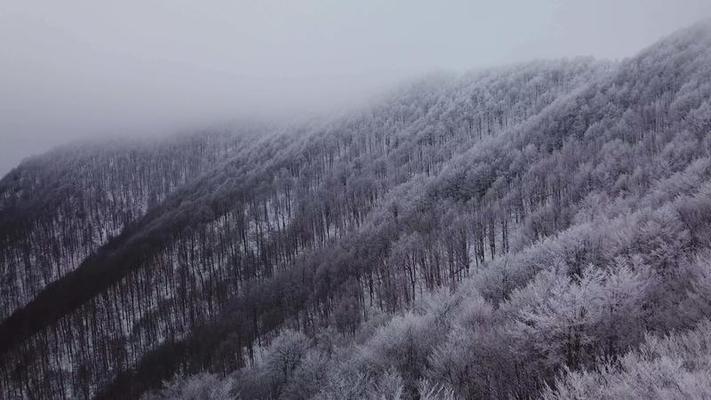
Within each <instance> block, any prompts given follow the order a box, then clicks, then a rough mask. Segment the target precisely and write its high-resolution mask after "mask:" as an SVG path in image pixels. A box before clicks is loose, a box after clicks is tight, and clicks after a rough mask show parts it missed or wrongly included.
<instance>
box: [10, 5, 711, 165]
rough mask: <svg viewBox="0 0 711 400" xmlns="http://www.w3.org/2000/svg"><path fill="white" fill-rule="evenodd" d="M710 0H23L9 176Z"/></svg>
mask: <svg viewBox="0 0 711 400" xmlns="http://www.w3.org/2000/svg"><path fill="white" fill-rule="evenodd" d="M708 16H711V2H708V0H600V1H595V2H589V1H582V0H580V1H577V0H571V1H562V0H560V1H558V0H545V1H536V2H532V1H524V0H521V1H514V0H507V1H485V0H475V1H448V2H431V1H412V0H411V1H389V2H380V1H374V0H363V1H358V2H348V3H346V2H337V1H325V0H322V1H318V0H309V1H299V2H279V1H211V2H191V1H185V0H177V1H149V2H140V1H122V2H112V3H107V2H101V3H99V2H92V1H69V2H56V1H34V2H30V1H13V2H10V3H9V4H4V5H1V6H0V88H1V90H0V175H2V174H4V173H5V172H7V171H8V170H9V169H11V168H12V167H14V166H16V165H17V164H18V163H19V162H20V160H21V159H23V158H25V157H27V156H29V155H31V154H36V153H40V152H43V151H46V150H47V149H49V148H51V147H52V146H55V145H57V144H61V143H65V142H67V141H71V140H76V139H79V138H95V137H107V136H117V135H118V136H122V135H129V136H147V135H163V134H166V133H170V132H174V131H176V130H185V129H192V128H197V127H200V126H205V125H210V124H213V123H219V122H221V121H226V120H230V119H232V118H239V117H244V116H248V117H257V118H265V119H274V118H293V117H298V116H304V115H320V114H324V113H328V112H331V111H333V110H334V109H342V108H344V107H346V108H347V107H350V106H352V105H354V104H359V103H362V102H364V101H367V99H368V98H370V97H371V96H373V95H375V94H377V93H379V92H382V91H384V90H388V89H389V88H391V87H392V86H394V85H397V84H398V83H400V82H402V81H404V80H408V79H412V78H414V77H417V76H420V75H422V74H425V73H428V72H430V71H433V70H447V71H450V70H451V71H455V72H457V71H464V70H469V69H475V68H481V67H488V66H494V65H500V64H508V63H514V62H520V61H526V60H531V59H536V58H559V57H573V56H579V55H585V56H587V55H590V56H594V57H597V58H607V59H619V58H622V57H627V56H632V55H634V54H635V53H636V52H638V51H639V50H640V49H642V48H644V47H645V46H647V45H650V44H651V43H653V42H654V41H655V40H656V39H658V38H660V37H662V36H664V35H666V34H668V33H670V32H672V31H674V30H676V29H679V28H681V27H683V26H686V25H689V24H691V23H693V22H694V21H696V20H699V19H701V18H705V17H708Z"/></svg>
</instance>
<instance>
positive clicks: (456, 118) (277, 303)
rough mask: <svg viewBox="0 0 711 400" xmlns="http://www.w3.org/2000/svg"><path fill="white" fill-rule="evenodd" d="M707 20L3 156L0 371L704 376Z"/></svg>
mask: <svg viewBox="0 0 711 400" xmlns="http://www.w3.org/2000/svg"><path fill="white" fill-rule="evenodd" d="M710 259H711V23H702V24H698V25H695V26H693V27H691V28H688V29H686V30H683V31H680V32H678V33H676V34H674V35H672V36H670V37H668V38H666V39H664V40H662V41H661V42H659V43H657V44H655V45H653V46H651V47H649V48H648V49H645V50H643V51H642V52H641V53H639V54H638V55H636V56H635V57H632V58H630V59H627V60H624V61H620V62H615V63H612V62H600V61H596V60H592V59H574V60H563V61H539V62H533V63H528V64H522V65H514V66H508V67H503V68H496V69H489V70H483V71H476V72H471V73H468V74H465V75H462V76H450V75H438V76H430V77H428V78H427V79H423V80H421V81H418V82H413V83H411V84H409V85H406V86H403V87H402V88H400V89H399V90H396V91H394V92H393V93H390V94H389V95H388V96H385V97H384V98H382V99H380V100H379V101H378V102H376V103H374V104H372V105H371V106H369V107H365V108H362V109H359V110H356V111H352V112H350V113H348V114H346V115H341V116H338V117H333V118H331V119H329V120H321V121H312V122H310V123H304V124H298V125H293V126H287V127H283V126H281V127H274V126H268V125H259V124H243V125H242V126H240V127H238V128H234V129H228V130H224V131H219V132H216V131H215V132H202V133H196V134H193V135H184V136H180V137H173V138H169V139H163V140H154V141H150V142H149V141H136V142H127V141H117V142H114V143H80V144H73V145H68V146H65V147H62V148H59V149H56V150H54V151H52V152H49V153H47V154H45V155H42V156H39V157H35V158H32V159H28V160H26V161H25V162H23V163H22V164H21V165H20V166H18V167H17V168H16V169H14V170H13V171H11V172H10V173H9V174H8V175H7V176H6V177H5V178H3V179H2V181H0V291H1V292H0V293H1V294H2V295H1V296H0V301H1V302H2V303H0V321H1V322H0V397H2V398H7V399H29V398H48V399H55V398H56V399H70V398H71V399H73V398H79V399H90V398H97V399H121V398H127V399H129V398H130V399H133V398H141V397H143V398H144V399H174V398H177V399H232V398H240V399H322V400H326V399H329V400H330V399H334V400H335V399H383V398H385V399H403V400H406V399H423V400H424V399H431V400H435V399H442V400H444V399H500V398H543V399H546V400H549V399H550V400H552V399H560V400H563V399H581V398H606V399H607V398H609V399H616V398H652V399H653V398H658V399H668V398H680V399H681V398H689V397H697V398H703V397H704V396H706V397H708V396H711V379H709V376H711V353H709V349H710V348H711V337H710V336H709V329H711V322H709V320H708V319H709V318H711V261H709V260H710Z"/></svg>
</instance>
